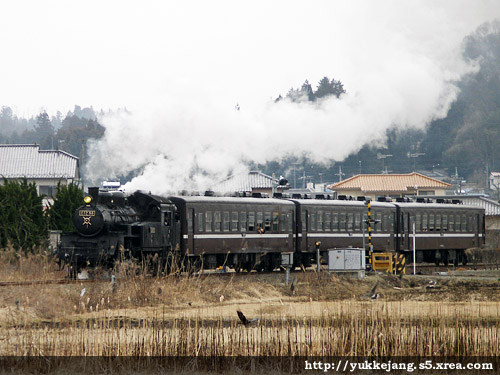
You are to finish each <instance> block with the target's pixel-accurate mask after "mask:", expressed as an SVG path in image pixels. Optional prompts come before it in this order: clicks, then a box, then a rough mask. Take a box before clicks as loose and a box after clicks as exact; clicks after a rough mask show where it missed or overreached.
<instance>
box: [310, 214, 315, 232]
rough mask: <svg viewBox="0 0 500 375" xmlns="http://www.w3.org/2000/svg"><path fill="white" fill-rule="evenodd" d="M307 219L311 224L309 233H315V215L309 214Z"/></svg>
mask: <svg viewBox="0 0 500 375" xmlns="http://www.w3.org/2000/svg"><path fill="white" fill-rule="evenodd" d="M309 219H310V222H311V231H316V214H310V215H309Z"/></svg>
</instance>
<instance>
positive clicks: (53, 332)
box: [0, 255, 500, 357]
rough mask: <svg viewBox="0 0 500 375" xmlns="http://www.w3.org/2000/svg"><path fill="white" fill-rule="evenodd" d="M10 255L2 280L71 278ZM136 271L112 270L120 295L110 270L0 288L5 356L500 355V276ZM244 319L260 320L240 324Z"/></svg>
mask: <svg viewBox="0 0 500 375" xmlns="http://www.w3.org/2000/svg"><path fill="white" fill-rule="evenodd" d="M7 256H8V255H4V259H3V260H2V263H1V264H2V265H1V266H0V281H7V280H11V281H13V280H44V279H45V280H49V279H54V278H59V277H61V276H62V275H63V273H62V272H61V271H59V270H58V268H57V265H55V264H54V263H53V262H52V261H51V260H50V259H49V258H48V257H44V256H31V257H22V258H21V259H13V258H9V259H8V258H7ZM135 268H136V266H130V265H127V266H122V267H121V268H119V269H117V270H115V274H116V276H117V282H116V284H114V285H113V284H112V283H111V282H110V281H109V275H107V274H105V273H104V272H103V273H102V274H101V275H99V274H97V275H96V277H97V279H99V278H100V277H102V278H103V279H104V276H108V279H107V280H102V281H96V282H92V283H83V282H82V283H77V284H65V285H38V284H36V285H28V286H26V285H24V286H4V287H0V288H1V289H0V353H1V355H2V356H44V357H45V356H71V357H79V356H134V357H135V356H305V357H313V356H321V357H323V356H371V357H384V356H391V357H392V356H419V357H425V356H440V357H449V356H464V355H467V356H499V355H500V329H499V322H500V282H499V281H498V278H497V277H495V278H492V277H490V278H488V279H485V280H481V279H472V278H460V277H457V278H441V277H437V276H436V277H410V276H405V277H404V278H403V279H399V278H398V277H395V276H391V275H380V274H379V275H370V276H368V277H366V278H365V279H363V280H355V279H349V278H344V277H337V276H332V275H329V274H328V273H320V274H317V273H302V272H297V273H292V275H291V278H292V280H294V290H293V291H292V290H291V289H290V287H289V286H287V285H285V283H284V274H278V273H276V274H275V275H257V274H246V275H239V276H237V275H229V276H227V275H226V276H224V277H220V276H217V275H201V276H190V277H174V276H169V277H165V278H149V277H145V276H143V275H142V274H141V272H137V270H136V269H135ZM492 275H493V276H494V275H495V273H492ZM431 279H432V280H435V281H437V284H436V285H433V286H432V287H431V286H430V284H429V281H430V280H431ZM375 286H376V293H377V294H379V298H378V299H376V300H371V299H370V296H371V292H372V289H373V288H375ZM237 310H240V311H242V312H243V313H244V314H245V315H246V316H247V317H248V318H249V319H250V318H257V321H256V322H254V323H252V324H249V325H243V324H241V323H240V321H239V319H238V316H237V314H236V311H237Z"/></svg>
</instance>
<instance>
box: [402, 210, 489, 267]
mask: <svg viewBox="0 0 500 375" xmlns="http://www.w3.org/2000/svg"><path fill="white" fill-rule="evenodd" d="M396 207H397V213H396V215H397V216H396V217H397V222H396V243H395V245H396V246H395V250H396V251H398V252H406V254H407V255H408V256H407V257H408V258H411V256H410V255H411V253H412V250H413V235H414V234H413V233H414V230H415V245H416V249H417V262H428V263H436V264H439V263H443V264H445V265H447V264H448V262H454V263H455V264H458V263H462V264H464V265H465V264H466V263H467V257H466V255H465V250H466V249H468V248H472V247H481V246H483V245H484V243H485V226H484V225H485V213H484V209H482V208H479V207H474V206H466V205H462V204H444V203H396Z"/></svg>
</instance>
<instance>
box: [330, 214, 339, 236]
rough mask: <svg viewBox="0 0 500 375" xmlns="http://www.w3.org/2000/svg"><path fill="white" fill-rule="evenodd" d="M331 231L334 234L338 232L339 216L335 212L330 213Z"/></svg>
mask: <svg viewBox="0 0 500 375" xmlns="http://www.w3.org/2000/svg"><path fill="white" fill-rule="evenodd" d="M332 230H333V231H334V232H338V230H339V214H338V213H336V212H334V213H332Z"/></svg>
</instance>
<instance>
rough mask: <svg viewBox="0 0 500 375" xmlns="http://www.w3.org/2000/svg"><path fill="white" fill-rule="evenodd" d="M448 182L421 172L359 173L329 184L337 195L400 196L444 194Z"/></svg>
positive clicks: (375, 197)
mask: <svg viewBox="0 0 500 375" xmlns="http://www.w3.org/2000/svg"><path fill="white" fill-rule="evenodd" d="M450 187H451V185H450V184H448V183H446V182H442V181H439V180H436V179H434V178H431V177H427V176H424V175H423V174H420V173H417V172H413V173H408V174H360V175H356V176H353V177H351V178H348V179H346V180H343V181H340V182H337V183H335V184H332V185H329V186H328V189H330V190H333V191H335V192H336V193H337V196H339V195H347V196H353V197H355V198H356V197H358V196H364V197H366V198H370V199H371V200H377V199H378V198H379V197H391V198H402V197H406V196H414V195H444V194H445V192H446V189H449V188H450Z"/></svg>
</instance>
